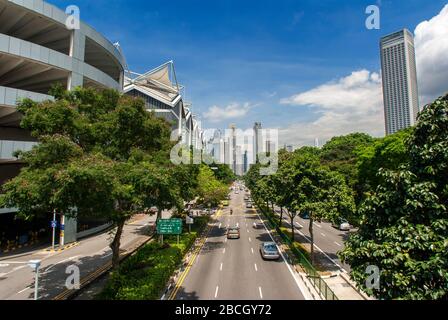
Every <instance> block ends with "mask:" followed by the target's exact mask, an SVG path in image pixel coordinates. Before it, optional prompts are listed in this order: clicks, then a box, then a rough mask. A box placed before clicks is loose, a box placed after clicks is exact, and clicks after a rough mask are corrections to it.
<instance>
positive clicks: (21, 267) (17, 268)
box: [12, 266, 26, 271]
mask: <svg viewBox="0 0 448 320" xmlns="http://www.w3.org/2000/svg"><path fill="white" fill-rule="evenodd" d="M25 267H26V266H20V267H15V268H14V269H12V271H17V270H20V269H23V268H25Z"/></svg>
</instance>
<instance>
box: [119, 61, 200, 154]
mask: <svg viewBox="0 0 448 320" xmlns="http://www.w3.org/2000/svg"><path fill="white" fill-rule="evenodd" d="M183 91H184V87H183V86H181V85H180V84H179V83H178V81H177V76H176V70H175V68H174V62H173V61H168V62H166V63H164V64H162V65H161V66H158V67H157V68H154V69H152V70H150V71H148V72H146V73H145V74H138V73H135V72H127V74H126V77H125V81H124V93H125V94H127V95H130V96H133V97H139V98H142V99H143V100H144V101H145V105H146V108H147V110H148V111H152V112H154V113H155V115H156V116H157V117H161V118H164V119H165V120H167V121H168V122H170V123H171V124H172V129H173V130H177V131H178V134H179V136H180V138H181V140H182V143H184V144H185V145H188V146H193V147H195V148H197V149H202V148H203V135H202V128H201V123H200V121H199V120H198V119H197V117H196V116H195V115H194V114H193V113H192V111H191V104H189V103H187V102H184V94H183Z"/></svg>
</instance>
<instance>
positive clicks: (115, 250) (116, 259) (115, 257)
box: [109, 220, 125, 270]
mask: <svg viewBox="0 0 448 320" xmlns="http://www.w3.org/2000/svg"><path fill="white" fill-rule="evenodd" d="M124 224H125V220H123V221H120V222H118V223H117V231H116V232H115V237H114V240H113V241H112V243H111V244H110V245H109V246H110V248H111V249H112V269H113V270H117V269H118V266H119V265H120V243H121V235H122V234H123V228H124Z"/></svg>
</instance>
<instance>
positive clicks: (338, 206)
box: [281, 149, 354, 260]
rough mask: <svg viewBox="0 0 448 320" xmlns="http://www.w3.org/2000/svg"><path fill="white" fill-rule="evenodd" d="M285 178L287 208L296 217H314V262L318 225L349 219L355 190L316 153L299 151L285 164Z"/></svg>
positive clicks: (312, 241)
mask: <svg viewBox="0 0 448 320" xmlns="http://www.w3.org/2000/svg"><path fill="white" fill-rule="evenodd" d="M281 170H282V172H281V174H282V175H283V176H284V177H285V180H286V181H287V188H286V190H285V191H283V192H286V193H287V194H288V195H287V198H288V201H287V203H288V204H287V208H288V212H289V213H290V214H291V216H290V218H291V224H292V225H294V224H293V219H294V215H296V214H297V213H300V212H306V213H308V214H309V216H310V223H309V232H310V236H311V237H310V238H311V257H312V259H313V260H314V232H313V231H314V229H313V227H314V223H313V222H314V221H321V220H322V219H328V220H332V221H335V220H336V219H338V218H339V217H340V216H341V215H345V216H347V215H348V214H350V212H351V211H353V210H354V200H353V196H352V192H351V190H350V189H349V188H348V187H347V185H346V183H345V180H344V177H343V176H341V175H340V174H338V173H337V172H332V171H331V170H329V169H328V168H327V167H325V166H322V165H321V163H320V159H319V157H318V156H317V155H316V154H315V153H313V152H307V151H306V150H303V149H299V150H296V151H295V152H294V157H293V158H292V159H291V161H288V162H286V163H285V165H284V166H283V168H282V169H281Z"/></svg>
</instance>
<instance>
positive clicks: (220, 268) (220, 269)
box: [219, 263, 222, 271]
mask: <svg viewBox="0 0 448 320" xmlns="http://www.w3.org/2000/svg"><path fill="white" fill-rule="evenodd" d="M219 271H222V263H221V266H220V267H219Z"/></svg>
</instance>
